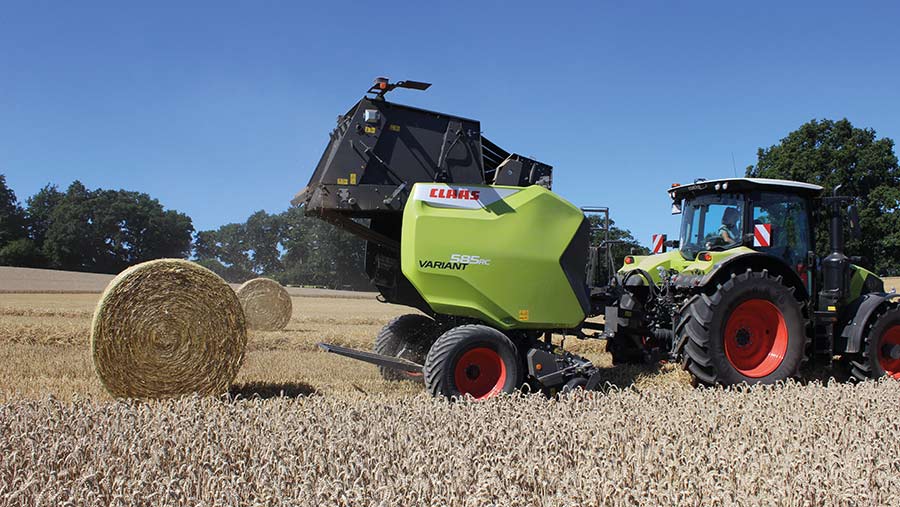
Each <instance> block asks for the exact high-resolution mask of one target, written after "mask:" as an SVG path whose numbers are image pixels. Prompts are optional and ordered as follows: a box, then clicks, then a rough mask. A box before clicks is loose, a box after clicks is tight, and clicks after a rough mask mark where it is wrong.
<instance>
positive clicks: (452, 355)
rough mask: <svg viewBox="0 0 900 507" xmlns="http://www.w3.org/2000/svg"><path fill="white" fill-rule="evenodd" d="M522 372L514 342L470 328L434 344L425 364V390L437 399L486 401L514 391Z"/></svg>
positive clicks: (448, 334) (493, 331)
mask: <svg viewBox="0 0 900 507" xmlns="http://www.w3.org/2000/svg"><path fill="white" fill-rule="evenodd" d="M522 372H523V366H522V361H521V358H520V357H519V354H518V350H517V349H516V346H515V344H514V343H513V342H512V340H510V339H509V338H508V337H507V336H506V335H505V334H503V333H501V332H500V331H498V330H496V329H494V328H491V327H488V326H484V325H479V324H469V325H464V326H458V327H455V328H453V329H450V330H449V331H447V332H446V333H444V334H442V335H441V336H440V337H439V338H438V339H437V341H436V342H434V345H433V346H432V347H431V350H430V351H429V352H428V358H427V359H426V360H425V369H424V374H425V387H426V389H427V390H428V392H429V393H431V395H432V396H435V397H444V398H448V399H453V398H461V397H463V396H467V395H469V396H472V397H473V398H475V399H486V398H491V397H494V396H496V395H498V394H500V393H511V392H513V391H515V390H516V389H517V388H518V387H519V386H520V385H521V383H522Z"/></svg>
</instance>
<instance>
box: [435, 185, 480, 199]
mask: <svg viewBox="0 0 900 507" xmlns="http://www.w3.org/2000/svg"><path fill="white" fill-rule="evenodd" d="M480 193H481V192H479V191H478V190H469V189H466V188H460V189H456V188H432V189H431V192H429V193H428V197H434V198H438V199H458V200H461V201H466V200H468V201H477V200H478V196H479V194H480Z"/></svg>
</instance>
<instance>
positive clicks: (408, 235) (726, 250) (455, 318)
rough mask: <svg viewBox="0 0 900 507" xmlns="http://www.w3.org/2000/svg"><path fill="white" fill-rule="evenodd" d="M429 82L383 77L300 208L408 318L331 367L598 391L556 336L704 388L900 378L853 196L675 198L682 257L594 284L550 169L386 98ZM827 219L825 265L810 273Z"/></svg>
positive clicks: (504, 388)
mask: <svg viewBox="0 0 900 507" xmlns="http://www.w3.org/2000/svg"><path fill="white" fill-rule="evenodd" d="M428 86H429V85H428V84H427V83H420V82H416V81H401V82H399V83H390V82H389V81H388V80H387V79H383V78H380V79H379V80H376V83H375V85H374V86H373V87H372V88H370V90H369V92H368V94H367V96H366V97H364V98H363V99H361V100H360V101H359V102H357V104H356V105H354V106H353V107H352V108H351V109H350V110H349V112H348V113H347V114H345V115H344V116H342V117H339V118H338V125H337V127H336V129H335V130H334V132H332V135H331V141H330V143H329V145H328V148H327V149H326V151H325V153H324V154H323V156H322V159H321V161H320V162H319V165H318V166H317V167H316V169H315V171H314V172H313V176H312V178H311V180H310V183H309V184H308V185H307V187H306V188H305V189H303V190H302V191H301V192H300V193H299V194H298V195H297V197H296V198H295V199H294V201H293V202H294V204H296V205H299V206H303V207H304V208H305V210H306V213H307V214H310V215H313V216H318V217H320V218H322V219H325V220H328V221H329V222H331V223H334V224H336V225H337V226H339V227H342V228H344V229H346V230H348V231H350V232H353V233H355V234H357V235H359V236H360V237H362V238H364V239H365V240H366V242H367V243H366V263H365V266H364V269H365V271H366V273H367V274H368V275H369V277H370V278H371V280H372V282H373V285H374V286H375V287H376V288H377V289H378V291H379V292H380V299H381V300H382V301H385V302H389V303H394V304H400V305H406V306H409V307H413V308H416V309H417V310H419V313H411V314H408V315H403V316H401V317H398V318H397V319H394V320H393V321H391V322H390V323H388V324H387V325H386V326H385V327H384V329H382V331H381V332H380V333H379V334H378V336H377V337H376V339H375V344H374V348H373V349H374V350H373V351H371V352H369V351H360V350H353V349H348V348H345V347H340V346H336V345H329V344H321V346H322V348H323V349H325V350H326V351H329V352H334V353H337V354H341V355H344V356H348V357H351V358H355V359H358V360H362V361H366V362H369V363H372V364H375V365H377V366H379V368H380V370H381V372H382V375H383V376H384V378H386V379H389V380H400V379H411V380H418V381H424V383H425V385H426V388H427V389H428V391H429V392H431V393H432V394H434V395H436V396H445V397H454V396H461V395H468V396H472V397H475V398H488V397H491V396H494V395H496V394H498V393H502V392H507V393H508V392H512V391H514V390H516V389H519V388H521V387H522V386H524V385H528V386H529V387H530V388H531V390H532V391H535V390H539V391H543V392H546V393H548V394H553V393H556V392H559V391H565V390H571V389H578V388H584V389H593V388H596V387H597V386H598V385H599V384H600V382H601V381H602V378H603V376H602V373H601V372H600V370H599V369H598V368H597V367H596V366H595V365H593V364H592V363H591V361H589V360H588V359H586V358H584V357H580V356H577V355H575V354H572V353H570V352H567V351H566V350H564V348H563V347H562V343H561V341H562V340H559V339H556V342H555V341H554V337H555V336H556V337H558V336H562V337H566V336H574V337H576V338H580V339H605V340H606V341H607V349H608V351H609V352H610V354H611V355H612V357H613V361H614V362H615V363H637V362H654V361H658V360H663V359H666V360H677V361H680V362H681V363H682V364H683V365H684V367H685V368H686V369H687V371H688V372H690V374H691V375H692V376H693V378H695V379H696V381H697V383H698V384H705V385H717V384H718V385H733V384H738V383H750V384H754V383H773V382H777V381H779V380H783V379H787V378H790V377H794V376H797V375H799V372H800V367H801V366H802V365H803V364H804V363H805V362H808V361H813V362H815V363H822V364H825V365H828V366H830V365H831V363H832V360H833V358H834V357H835V356H840V357H841V359H842V361H844V362H846V364H847V365H849V366H850V367H851V369H852V372H853V375H854V376H855V377H857V378H860V379H862V378H871V377H878V376H882V375H890V376H894V377H900V309H898V307H900V305H898V300H897V299H896V297H895V295H894V294H893V293H891V294H886V293H885V292H884V286H883V283H882V281H881V280H880V279H879V278H878V277H876V276H875V275H873V274H872V273H870V272H869V271H867V270H865V269H863V268H861V267H859V266H857V265H854V264H851V262H850V259H848V257H847V256H846V255H845V254H844V253H843V250H844V246H843V219H842V213H841V212H842V209H843V205H844V204H845V203H846V202H847V201H848V199H847V198H846V197H841V196H838V195H837V194H835V195H834V196H822V195H821V193H822V188H821V187H818V186H816V185H810V184H806V183H798V182H790V181H780V180H763V179H747V178H733V179H725V180H715V181H702V180H698V181H696V182H694V183H693V184H691V185H684V186H676V187H673V188H671V189H670V190H669V196H670V197H671V198H672V200H673V211H675V212H678V213H681V214H682V217H683V219H682V227H681V238H680V239H679V240H678V241H677V242H671V243H670V246H672V247H676V249H673V250H671V251H669V252H665V253H660V254H658V255H651V256H641V257H637V256H630V257H626V259H625V263H624V265H623V267H622V268H621V269H620V270H619V271H618V272H617V273H616V274H615V276H614V277H613V279H612V280H610V281H609V283H608V284H602V285H595V284H593V283H592V282H593V280H595V279H596V273H595V272H594V271H595V268H596V262H594V261H593V260H594V259H596V258H597V251H596V248H597V247H591V246H590V244H591V222H590V221H589V220H588V218H587V217H586V215H585V212H584V211H582V210H581V209H579V208H577V207H576V206H574V205H572V204H571V203H569V202H567V201H566V200H565V199H563V198H562V197H560V196H558V195H557V194H555V193H553V192H552V191H551V190H550V186H551V182H552V168H551V167H550V166H548V165H546V164H543V163H541V162H538V161H536V160H533V159H529V158H527V157H523V156H521V155H517V154H514V153H509V152H506V151H505V150H503V149H502V148H500V147H499V146H497V145H495V144H494V143H491V142H490V141H488V140H487V139H485V138H484V137H482V136H481V133H480V131H481V128H480V124H479V123H478V122H477V121H476V120H471V119H466V118H461V117H455V116H452V115H447V114H443V113H435V112H432V111H427V110H423V109H417V108H410V107H408V106H402V105H399V104H396V103H392V102H388V101H387V100H386V99H385V94H386V93H387V92H389V91H391V90H393V89H395V88H410V89H417V90H424V89H426V88H427V87H428ZM823 205H825V206H824V207H825V208H828V209H830V210H831V246H832V248H831V250H832V252H831V253H829V254H827V255H825V256H824V257H823V258H820V254H816V253H815V252H814V251H813V245H814V244H815V241H814V239H815V238H814V237H813V231H814V230H815V222H816V220H818V219H819V213H817V212H816V211H817V210H819V209H821V208H822V207H823ZM849 215H850V218H851V225H852V227H851V229H852V230H854V231H855V230H856V229H857V227H856V223H857V220H856V214H855V211H854V210H853V208H852V207H851V208H850V212H849ZM592 248H593V249H595V250H594V251H592ZM601 316H602V317H604V322H603V323H598V322H597V319H594V318H595V317H601ZM563 340H564V338H563Z"/></svg>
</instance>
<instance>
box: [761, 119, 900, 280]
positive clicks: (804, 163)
mask: <svg viewBox="0 0 900 507" xmlns="http://www.w3.org/2000/svg"><path fill="white" fill-rule="evenodd" d="M893 148H894V141H893V140H891V139H889V138H886V137H885V138H882V139H876V138H875V131H874V130H872V129H860V128H855V127H853V125H852V124H851V123H850V122H849V121H848V120H846V119H843V120H839V121H832V120H821V121H817V120H812V121H810V122H808V123H806V124H804V125H802V126H801V127H800V128H799V129H797V130H795V131H793V132H791V133H790V134H788V135H787V137H785V138H784V139H782V140H781V142H780V143H779V144H777V145H775V146H771V147H769V148H767V149H763V148H760V149H759V152H758V155H757V158H758V161H757V163H756V165H755V166H750V167H748V168H747V176H750V177H757V178H781V179H790V180H796V181H805V182H808V183H815V184H817V185H822V186H823V187H825V190H826V193H827V194H829V195H830V194H831V192H832V190H833V189H834V188H835V187H836V186H837V185H843V187H842V188H841V190H840V193H841V194H842V195H849V196H853V197H856V198H857V201H856V202H857V205H858V207H859V212H860V225H861V227H862V239H861V240H852V239H850V238H849V236H846V237H847V238H848V241H847V254H848V255H859V256H863V258H864V260H865V261H866V262H865V263H866V264H868V265H871V266H873V267H874V270H875V271H876V272H878V273H880V274H883V275H897V274H900V248H898V247H900V213H897V210H898V208H900V169H898V163H897V156H896V155H895V154H894V150H893ZM820 208H823V209H824V207H820ZM846 222H847V221H846V220H845V223H846ZM828 245H829V234H828V221H827V216H826V215H825V214H821V215H820V216H819V220H818V226H817V227H816V252H817V254H818V255H820V256H824V255H827V253H828V250H829V248H828Z"/></svg>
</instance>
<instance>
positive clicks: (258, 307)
mask: <svg viewBox="0 0 900 507" xmlns="http://www.w3.org/2000/svg"><path fill="white" fill-rule="evenodd" d="M237 296H238V299H239V300H240V302H241V307H243V309H244V316H245V317H246V319H247V327H248V328H250V329H255V330H259V331H278V330H280V329H284V328H285V326H287V324H288V322H289V321H290V320H291V311H292V310H293V305H292V304H291V296H290V294H288V292H287V290H286V289H285V288H284V287H282V286H281V284H279V283H278V282H276V281H275V280H271V279H269V278H254V279H253V280H248V281H246V282H244V284H243V285H241V286H240V287H239V288H238V290H237Z"/></svg>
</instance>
